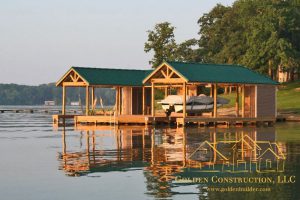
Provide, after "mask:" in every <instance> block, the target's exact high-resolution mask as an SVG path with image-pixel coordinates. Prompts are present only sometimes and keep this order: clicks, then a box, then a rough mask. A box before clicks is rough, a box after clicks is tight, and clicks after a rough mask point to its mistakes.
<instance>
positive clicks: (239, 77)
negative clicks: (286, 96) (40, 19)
mask: <svg viewBox="0 0 300 200" xmlns="http://www.w3.org/2000/svg"><path fill="white" fill-rule="evenodd" d="M233 74H234V76H233ZM108 77H109V78H108ZM277 84H278V83H277V82H274V81H273V80H271V79H270V78H267V77H265V76H262V75H260V74H258V73H255V72H253V71H251V70H250V69H248V68H246V67H242V66H237V65H219V64H201V63H185V62H163V63H162V64H161V65H160V66H158V67H157V68H156V69H154V70H153V69H149V70H129V69H112V68H86V67H71V68H70V69H69V70H68V71H67V72H66V73H65V74H64V75H63V76H62V77H61V79H60V80H58V82H57V83H56V86H58V87H62V112H61V115H54V116H53V122H54V123H60V121H61V119H63V121H65V120H64V119H72V118H73V119H74V123H75V125H76V124H96V125H97V124H145V125H148V124H176V125H177V126H185V125H192V124H194V125H199V126H202V125H203V126H206V125H207V126H217V125H222V126H224V125H225V126H231V125H235V126H244V125H248V124H249V125H250V124H251V125H260V124H267V125H271V124H273V123H274V122H275V121H276V117H277V105H276V87H277ZM69 87H83V88H85V102H84V104H85V113H84V114H82V115H69V114H66V103H67V98H66V94H67V92H66V90H67V88H69ZM228 87H230V88H233V89H234V91H235V98H234V99H233V101H234V102H233V103H234V105H233V109H234V113H233V114H230V113H227V114H226V115H222V113H220V112H218V110H219V109H218V104H217V98H218V95H219V94H220V93H219V90H218V89H221V88H228ZM98 88H99V89H100V88H112V89H114V90H115V102H114V103H115V105H114V107H113V109H112V112H113V114H110V115H99V114H98V113H97V109H96V105H97V95H96V90H97V89H98ZM208 88H209V94H206V95H209V96H210V97H211V98H212V99H213V109H212V110H211V111H208V112H207V113H210V114H209V115H205V116H195V115H197V114H198V113H190V112H189V111H188V110H187V99H188V98H187V97H191V96H198V95H201V94H200V92H201V90H204V89H205V90H206V89H208ZM158 90H160V91H161V92H162V93H164V96H165V98H166V97H167V96H168V95H172V92H173V93H176V95H179V96H181V97H182V112H181V113H175V114H176V115H171V117H166V115H165V114H164V113H160V112H159V110H158V109H159V106H158V105H157V102H156V94H157V91H158ZM102 107H103V105H102ZM172 114H173V113H172ZM177 114H178V115H177Z"/></svg>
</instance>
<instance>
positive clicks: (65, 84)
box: [62, 82, 87, 87]
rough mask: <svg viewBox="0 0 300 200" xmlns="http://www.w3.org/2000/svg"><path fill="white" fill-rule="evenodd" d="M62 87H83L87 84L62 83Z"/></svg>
mask: <svg viewBox="0 0 300 200" xmlns="http://www.w3.org/2000/svg"><path fill="white" fill-rule="evenodd" d="M62 85H63V86H73V87H83V86H86V85H87V84H86V83H85V82H63V83H62Z"/></svg>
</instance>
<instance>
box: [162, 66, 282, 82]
mask: <svg viewBox="0 0 300 200" xmlns="http://www.w3.org/2000/svg"><path fill="white" fill-rule="evenodd" d="M168 64H169V65H170V66H172V67H173V68H174V69H175V70H176V71H177V72H178V73H180V74H181V75H182V76H184V77H185V78H186V79H187V80H188V81H189V82H207V83H252V84H277V82H275V81H273V80H272V79H270V78H268V77H266V76H264V75H261V74H258V73H256V72H254V71H252V70H250V69H248V68H246V67H243V66H240V65H228V64H200V63H183V62H168Z"/></svg>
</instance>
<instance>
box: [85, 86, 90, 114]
mask: <svg viewBox="0 0 300 200" xmlns="http://www.w3.org/2000/svg"><path fill="white" fill-rule="evenodd" d="M89 94H90V92H89V86H86V87H85V115H89V109H90V106H89V102H90V100H89Z"/></svg>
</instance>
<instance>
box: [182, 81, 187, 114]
mask: <svg viewBox="0 0 300 200" xmlns="http://www.w3.org/2000/svg"><path fill="white" fill-rule="evenodd" d="M182 106H183V108H182V114H183V118H185V117H186V82H184V83H183V105H182Z"/></svg>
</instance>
